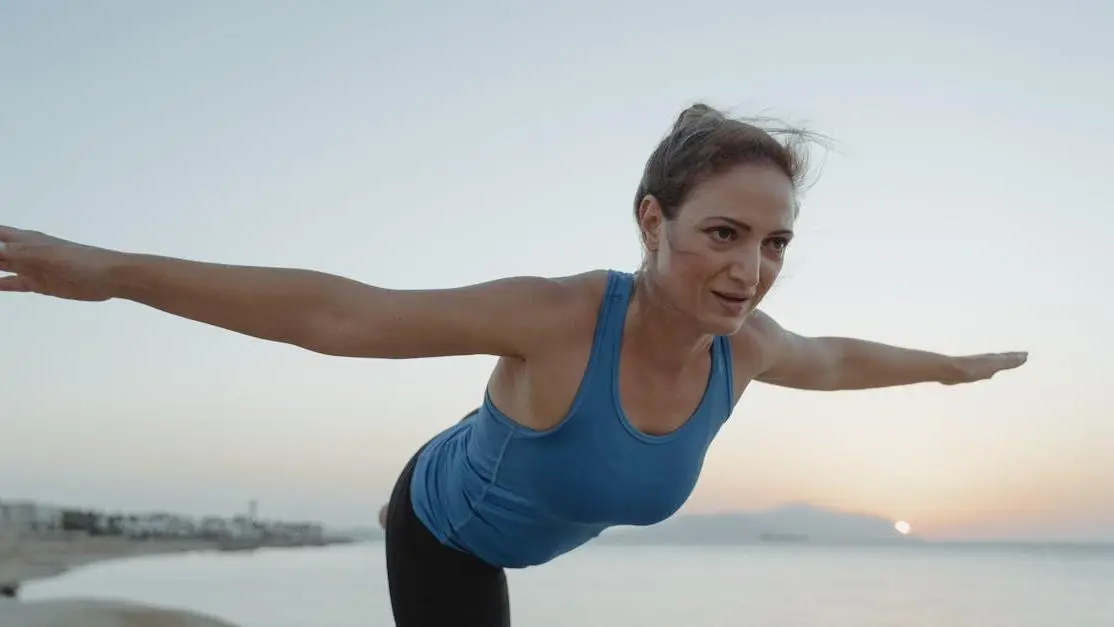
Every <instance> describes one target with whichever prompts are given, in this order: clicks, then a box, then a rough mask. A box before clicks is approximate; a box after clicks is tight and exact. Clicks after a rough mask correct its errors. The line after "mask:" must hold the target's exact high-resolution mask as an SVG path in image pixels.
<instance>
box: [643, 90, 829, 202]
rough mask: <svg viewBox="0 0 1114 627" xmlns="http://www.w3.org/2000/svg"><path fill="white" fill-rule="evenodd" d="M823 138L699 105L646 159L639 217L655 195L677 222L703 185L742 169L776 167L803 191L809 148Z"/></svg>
mask: <svg viewBox="0 0 1114 627" xmlns="http://www.w3.org/2000/svg"><path fill="white" fill-rule="evenodd" d="M779 137H780V138H782V140H781V141H779V140H778V138H779ZM819 139H820V136H819V135H817V134H814V133H811V132H809V131H806V130H804V129H798V128H792V127H788V126H785V125H782V124H781V123H779V122H776V121H775V120H769V119H765V118H750V119H736V118H729V117H727V116H726V115H724V114H723V113H722V112H720V111H718V110H717V109H714V108H712V107H710V106H708V105H706V104H703V103H697V104H694V105H692V106H691V107H689V108H687V109H685V110H684V111H682V112H681V114H680V115H679V116H678V117H677V121H676V122H674V124H673V129H672V130H671V131H670V133H669V135H667V136H666V137H665V138H664V139H662V140H661V143H659V144H658V146H657V148H655V149H654V152H653V153H651V154H650V158H649V159H648V160H647V161H646V167H645V169H644V170H643V172H642V181H641V182H640V183H639V185H638V192H637V193H636V194H635V198H634V214H635V218H636V219H637V218H638V207H639V205H641V204H642V200H643V199H644V198H645V197H646V196H647V195H653V196H654V197H655V198H657V199H658V202H659V203H661V207H662V212H663V213H664V214H665V218H666V219H667V220H672V219H673V218H675V217H676V216H677V210H678V209H679V208H680V206H681V205H682V204H683V203H684V202H685V200H686V199H687V198H688V196H689V194H690V193H692V190H693V189H694V188H695V187H696V186H697V185H699V184H700V183H701V182H703V181H705V180H707V179H708V178H710V177H712V176H715V175H717V174H720V173H722V172H724V171H726V170H728V169H730V168H733V167H735V166H739V165H747V164H765V165H770V166H773V167H776V168H777V169H778V170H780V171H781V172H783V173H784V174H785V175H786V176H787V177H789V179H790V180H792V181H793V186H794V187H795V188H797V189H798V190H799V189H800V187H801V183H802V180H803V178H804V175H805V172H806V171H807V169H808V164H807V161H808V151H807V144H808V143H809V142H810V141H814V140H819Z"/></svg>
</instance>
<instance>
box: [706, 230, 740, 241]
mask: <svg viewBox="0 0 1114 627" xmlns="http://www.w3.org/2000/svg"><path fill="white" fill-rule="evenodd" d="M708 234H709V235H711V236H712V239H714V240H718V241H721V242H730V241H731V240H733V239H735V229H733V228H730V227H726V226H717V227H715V228H712V229H708Z"/></svg>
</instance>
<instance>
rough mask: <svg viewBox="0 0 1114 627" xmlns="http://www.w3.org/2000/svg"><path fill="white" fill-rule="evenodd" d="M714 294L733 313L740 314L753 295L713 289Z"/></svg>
mask: <svg viewBox="0 0 1114 627" xmlns="http://www.w3.org/2000/svg"><path fill="white" fill-rule="evenodd" d="M712 295H713V296H715V297H716V300H718V301H719V302H720V304H722V305H723V307H724V308H725V309H727V310H728V311H729V312H731V313H732V314H739V313H742V311H743V310H744V309H745V308H746V306H747V303H749V302H750V299H751V298H752V296H749V295H744V294H735V293H731V292H717V291H716V290H712Z"/></svg>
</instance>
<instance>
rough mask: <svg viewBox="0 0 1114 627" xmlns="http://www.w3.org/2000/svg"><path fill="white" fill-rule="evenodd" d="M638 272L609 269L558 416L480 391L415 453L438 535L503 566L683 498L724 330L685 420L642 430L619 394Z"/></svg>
mask: <svg viewBox="0 0 1114 627" xmlns="http://www.w3.org/2000/svg"><path fill="white" fill-rule="evenodd" d="M633 285H634V277H633V276H632V275H630V274H627V273H620V272H614V271H613V272H610V273H609V276H608V283H607V291H606V293H605V295H604V298H603V301H602V303H601V304H600V309H599V314H598V319H597V322H596V330H595V336H594V338H593V342H592V349H591V354H590V356H589V358H588V365H587V368H586V369H585V372H584V376H583V379H582V380H581V383H580V387H579V389H578V391H577V393H576V396H575V398H574V400H573V403H572V406H571V408H570V409H569V411H568V414H567V415H566V416H565V418H564V420H562V422H561V423H560V424H558V425H557V426H556V427H554V428H552V429H549V430H546V431H537V430H534V429H530V428H528V427H524V426H522V425H519V424H518V423H516V422H514V421H512V420H511V419H510V418H508V417H507V416H505V415H504V414H503V413H502V412H500V411H499V409H498V408H496V407H495V405H494V404H493V403H492V402H491V398H490V396H489V395H488V394H485V395H484V400H483V404H482V406H481V407H480V409H479V410H478V412H476V413H475V414H473V415H472V416H470V417H469V418H467V419H465V420H464V421H462V422H460V423H458V424H456V425H454V426H452V427H450V428H449V429H447V430H445V431H444V432H442V433H440V434H439V435H437V436H436V437H435V438H433V439H432V440H431V441H430V442H429V443H428V444H427V445H426V446H425V447H424V448H423V450H422V451H421V452H420V453H419V454H418V459H417V461H416V463H415V468H414V476H413V480H412V483H411V500H412V503H413V506H414V511H415V513H416V514H417V516H418V518H419V520H421V521H422V522H423V523H424V524H425V526H426V527H428V528H429V530H430V531H431V532H432V533H433V535H434V536H436V537H437V538H438V539H439V540H440V541H441V542H442V543H443V544H446V545H448V546H450V547H454V548H456V549H459V550H461V551H465V552H467V553H471V554H472V555H475V556H476V557H478V558H480V559H481V560H483V561H485V562H487V563H489V564H492V565H495V566H502V567H507V568H522V567H525V566H531V565H536V564H541V563H544V562H547V561H549V560H552V559H553V558H555V557H557V556H559V555H561V554H563V553H566V552H568V551H570V550H572V549H574V548H576V547H578V546H580V545H582V544H584V543H585V542H588V541H589V540H591V539H593V538H595V537H596V536H598V535H599V534H600V533H601V532H602V531H603V530H605V529H606V528H608V527H610V526H614V525H650V524H653V523H657V522H660V521H662V520H665V519H666V518H668V517H670V516H671V515H673V514H674V513H675V512H676V511H677V510H678V509H680V507H681V505H683V504H684V502H685V501H686V500H687V499H688V497H689V495H690V494H691V493H692V489H693V487H694V486H695V485H696V480H697V477H698V476H699V474H700V470H701V467H702V465H703V463H704V455H705V453H706V451H707V450H708V446H709V445H710V444H711V442H712V439H713V438H714V437H715V435H716V433H717V432H718V431H719V429H720V427H721V426H722V425H723V423H724V422H725V421H726V420H727V418H728V416H729V415H730V414H731V410H732V407H733V405H734V398H733V397H734V392H733V390H732V373H731V348H730V343H729V339H728V338H726V337H716V338H715V341H714V342H713V343H712V349H711V350H712V367H711V374H710V376H709V377H708V384H707V388H706V389H705V391H704V396H703V399H702V400H701V401H700V404H699V405H698V406H697V408H696V411H695V412H694V413H693V414H692V416H691V417H690V418H689V420H688V421H687V422H685V424H684V425H683V426H681V427H680V428H678V429H677V430H675V431H673V432H671V433H668V434H665V435H648V434H646V433H643V432H641V431H639V430H638V429H636V428H635V427H634V426H633V425H632V424H631V423H630V422H629V421H628V420H627V418H626V416H625V415H624V413H623V409H622V407H621V405H620V402H619V389H618V373H619V353H620V346H621V344H622V339H623V328H624V326H625V321H626V313H627V307H628V305H629V302H630V296H631V293H632V290H633Z"/></svg>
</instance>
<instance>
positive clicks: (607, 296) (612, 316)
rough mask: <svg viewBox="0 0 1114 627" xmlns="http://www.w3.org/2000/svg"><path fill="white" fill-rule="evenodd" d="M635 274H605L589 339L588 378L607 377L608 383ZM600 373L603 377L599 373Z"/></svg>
mask: <svg viewBox="0 0 1114 627" xmlns="http://www.w3.org/2000/svg"><path fill="white" fill-rule="evenodd" d="M633 287H634V277H633V276H632V275H630V274H627V273H625V272H620V271H618V270H609V271H608V273H607V287H606V289H605V290H604V294H603V299H602V300H601V302H600V307H599V314H598V315H597V317H596V330H595V335H594V336H593V338H592V354H591V357H590V358H589V360H588V371H587V372H586V373H585V376H586V378H587V379H589V380H591V381H594V380H600V381H603V380H606V381H607V382H608V383H610V378H611V373H612V371H613V370H614V360H615V357H616V354H617V352H618V351H617V350H616V349H617V348H618V346H619V344H620V343H621V342H622V339H623V326H624V325H625V324H626V320H627V307H628V305H629V304H630V297H631V291H632V290H633ZM600 375H602V376H603V379H600V378H599V376H600Z"/></svg>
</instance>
